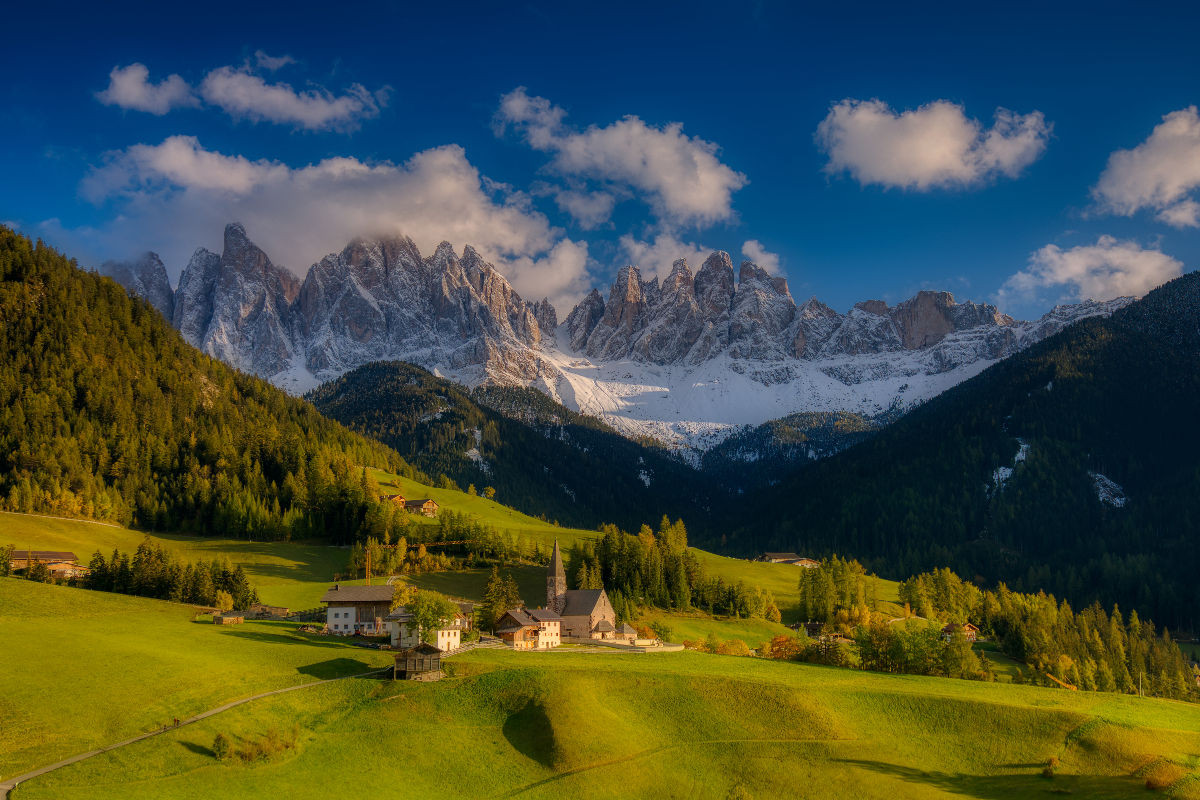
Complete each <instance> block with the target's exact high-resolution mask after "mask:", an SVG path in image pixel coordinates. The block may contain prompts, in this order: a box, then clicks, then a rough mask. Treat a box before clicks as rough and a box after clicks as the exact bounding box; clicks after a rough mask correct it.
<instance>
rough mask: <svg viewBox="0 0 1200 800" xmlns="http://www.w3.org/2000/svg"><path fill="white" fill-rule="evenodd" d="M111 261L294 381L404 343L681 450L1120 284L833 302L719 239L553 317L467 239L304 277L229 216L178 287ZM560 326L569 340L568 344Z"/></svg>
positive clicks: (952, 372)
mask: <svg viewBox="0 0 1200 800" xmlns="http://www.w3.org/2000/svg"><path fill="white" fill-rule="evenodd" d="M104 269H105V270H106V271H107V272H109V273H110V274H112V275H114V277H117V279H118V280H120V281H121V282H122V283H123V284H125V285H126V286H127V287H129V288H130V290H131V291H134V292H137V293H138V294H142V295H143V296H145V297H147V298H149V299H150V300H151V301H152V302H153V303H154V304H155V306H156V307H158V308H159V309H160V310H161V311H163V314H164V315H165V316H168V318H170V319H172V320H173V322H174V324H175V326H176V327H177V328H179V330H180V332H181V333H182V334H183V336H184V337H185V338H186V339H187V340H188V341H190V342H192V343H193V344H195V345H196V346H197V347H200V348H201V349H203V350H204V351H205V352H207V353H210V354H211V355H213V356H216V357H217V358H220V359H222V360H223V361H226V362H227V363H229V364H232V365H233V366H236V367H238V368H240V369H244V370H247V371H249V372H253V373H256V374H258V375H262V376H264V377H267V378H269V379H271V380H272V381H274V382H275V383H277V384H279V385H281V386H283V387H284V388H287V389H289V390H291V391H294V392H302V391H305V390H307V389H309V388H312V387H313V386H315V385H316V384H317V383H319V382H321V381H324V380H328V379H331V378H334V377H336V376H338V375H340V374H342V373H343V372H346V371H348V370H350V369H353V368H354V367H357V366H360V365H362V364H366V363H369V362H373V361H385V360H400V361H409V362H413V363H416V364H419V365H421V366H423V367H426V368H427V369H430V370H433V371H435V372H438V373H440V374H442V375H445V376H448V377H451V378H453V379H455V380H457V381H460V382H462V383H466V384H469V385H480V384H503V385H524V386H535V387H537V388H538V389H540V390H542V391H543V392H545V393H546V394H548V395H550V396H551V397H553V398H554V399H556V400H559V401H560V402H562V403H564V404H565V405H567V406H568V407H570V408H572V409H574V410H578V411H583V412H586V413H591V414H595V415H598V416H602V417H604V418H605V419H606V420H607V421H609V422H610V423H612V424H613V425H614V426H615V427H617V428H618V429H619V430H623V431H625V432H626V433H629V434H636V435H651V436H655V437H657V438H659V439H662V440H664V441H667V442H671V443H681V444H685V445H690V446H692V447H701V448H702V447H706V446H709V445H712V444H714V443H716V442H718V441H720V439H721V438H723V437H724V436H726V435H728V434H729V432H731V431H733V430H735V429H736V428H737V427H738V426H742V425H759V424H761V423H763V422H765V421H767V420H771V419H777V418H780V417H783V416H786V415H788V414H791V413H794V412H836V411H849V412H854V413H859V414H864V415H868V416H870V415H876V414H880V413H885V412H888V413H891V412H893V411H895V410H896V409H897V408H903V407H905V406H906V405H907V404H910V403H913V402H918V401H921V400H924V399H927V398H929V397H932V396H933V395H935V394H937V393H938V392H941V391H943V390H944V389H946V388H948V387H950V386H952V385H954V384H955V383H957V382H959V381H961V380H964V379H966V378H968V377H970V376H971V375H973V374H975V373H976V372H978V371H980V370H982V369H983V368H984V367H985V366H987V365H988V364H990V363H992V362H993V361H995V360H996V359H999V358H1003V357H1005V356H1007V355H1009V354H1011V353H1014V352H1016V351H1017V350H1020V349H1021V348H1023V347H1026V346H1028V345H1029V344H1032V343H1033V342H1035V341H1039V340H1040V339H1043V338H1045V337H1046V336H1049V335H1051V334H1053V333H1057V332H1058V331H1059V330H1061V329H1062V328H1063V327H1065V326H1066V325H1068V324H1070V323H1071V322H1073V321H1075V320H1077V319H1080V318H1082V317H1086V316H1094V315H1097V314H1109V313H1112V311H1113V310H1115V309H1117V308H1120V307H1121V306H1123V305H1125V304H1126V303H1128V302H1129V301H1128V300H1127V299H1122V300H1114V301H1110V302H1108V303H1091V302H1089V303H1082V304H1079V305H1075V306H1060V307H1058V308H1056V309H1054V310H1053V311H1051V312H1050V313H1049V314H1047V315H1046V316H1044V317H1043V318H1042V319H1040V320H1037V321H1035V322H1017V321H1015V320H1013V319H1012V318H1011V317H1008V316H1006V315H1004V314H1001V313H1000V312H999V311H998V310H997V309H996V308H995V307H993V306H990V305H986V304H977V303H971V302H966V303H958V302H956V301H955V299H954V297H953V296H952V295H950V294H948V293H946V292H920V293H918V294H917V295H916V296H915V297H912V298H911V299H909V300H905V301H904V302H902V303H899V304H898V305H896V306H895V307H889V306H888V305H887V304H886V303H884V302H883V301H881V300H868V301H864V302H861V303H858V304H857V305H855V306H854V307H853V308H851V309H850V310H849V311H847V312H846V313H845V314H841V313H838V312H837V311H835V310H833V309H831V308H829V307H828V306H826V305H824V304H823V303H821V302H820V301H818V300H817V299H816V298H811V299H809V300H807V301H805V302H804V303H802V304H800V305H799V306H797V305H796V303H795V301H794V300H793V298H792V296H791V294H790V292H789V291H788V286H787V282H786V281H785V280H784V279H783V278H781V277H778V276H773V275H770V274H769V273H767V272H766V271H765V270H763V269H761V268H760V267H758V266H757V265H755V264H753V263H750V262H744V263H742V264H741V266H740V268H739V270H738V272H737V275H736V278H735V275H734V270H733V263H732V261H731V260H730V258H729V255H728V254H727V253H723V252H716V253H713V254H712V255H710V256H709V257H708V258H707V259H705V261H704V264H703V265H701V267H700V269H699V270H698V271H696V272H695V273H693V272H692V270H691V268H690V266H689V265H688V263H687V262H686V261H684V260H679V261H677V262H675V264H674V265H673V267H672V269H671V272H670V274H669V275H668V276H667V277H666V278H665V279H664V280H663V281H662V282H661V283H660V282H659V281H658V279H654V280H650V281H646V280H644V279H643V278H642V274H641V271H640V270H639V269H638V268H637V267H636V266H632V265H631V266H626V267H623V268H622V269H621V270H620V271H619V272H618V274H617V277H616V280H615V281H614V283H613V285H612V287H611V289H610V291H609V293H608V296H607V298H606V297H605V296H604V295H602V294H601V293H600V292H599V291H596V290H593V291H592V292H591V293H589V294H588V295H587V296H586V297H585V298H584V299H583V300H582V301H580V303H579V304H578V305H577V306H575V308H574V309H572V311H571V312H570V314H568V315H567V318H566V320H565V321H564V322H563V324H562V325H561V326H559V324H558V316H557V313H556V312H555V309H554V307H553V306H552V305H551V304H550V302H549V301H548V300H541V301H540V302H537V303H529V302H526V301H525V300H523V299H522V298H521V297H520V295H518V294H517V293H516V292H515V291H514V290H513V288H512V286H511V285H510V284H509V283H508V281H507V280H506V279H505V278H504V276H503V275H502V274H501V273H500V272H499V271H498V270H497V269H496V268H495V267H493V266H492V265H491V264H489V263H487V262H486V261H485V260H484V259H483V258H482V257H480V255H479V253H477V252H476V251H475V250H474V249H473V248H472V247H470V246H467V247H465V248H464V249H463V251H462V255H461V257H460V256H459V255H458V254H457V253H456V252H455V250H454V248H453V247H452V246H451V245H450V244H449V243H447V242H443V243H442V244H440V245H439V246H438V247H437V248H436V249H435V250H434V252H433V253H432V254H430V255H429V256H427V257H426V256H422V254H421V253H420V252H419V251H418V249H417V247H416V245H415V244H414V243H413V242H412V240H410V239H408V238H406V237H390V238H383V239H356V240H355V241H352V242H350V243H349V244H348V245H347V246H346V247H345V249H343V250H342V251H341V252H340V253H331V254H330V255H328V256H326V257H325V258H323V259H321V260H320V261H319V262H317V263H316V264H314V265H312V267H311V268H310V269H309V271H308V273H307V275H306V276H305V278H304V280H303V282H301V281H299V280H298V279H297V278H296V277H295V276H293V275H292V273H291V272H289V271H287V270H285V269H282V268H280V267H278V266H276V265H274V264H272V263H271V260H270V258H268V256H267V254H266V253H264V252H263V251H262V250H261V249H260V248H258V247H257V246H255V245H254V243H253V242H252V241H251V240H250V239H249V237H248V236H247V234H246V231H245V230H244V229H243V228H242V226H241V225H237V224H231V225H229V226H227V227H226V229H225V241H224V247H223V249H222V252H221V254H220V255H217V254H215V253H211V252H209V251H207V250H205V249H203V248H201V249H199V250H197V251H196V252H195V254H194V255H193V256H192V258H191V260H190V261H189V262H188V264H187V266H186V267H185V268H184V270H183V274H182V276H181V277H180V282H179V288H178V290H177V291H176V292H175V293H174V296H173V297H171V293H170V287H169V285H168V284H167V283H166V272H165V270H164V269H163V266H162V264H161V262H159V261H158V259H157V257H155V256H153V255H152V254H149V255H147V256H146V257H144V258H143V259H140V260H139V261H137V262H132V263H129V264H123V265H121V264H111V263H110V264H107V265H105V267H104ZM560 342H561V344H560Z"/></svg>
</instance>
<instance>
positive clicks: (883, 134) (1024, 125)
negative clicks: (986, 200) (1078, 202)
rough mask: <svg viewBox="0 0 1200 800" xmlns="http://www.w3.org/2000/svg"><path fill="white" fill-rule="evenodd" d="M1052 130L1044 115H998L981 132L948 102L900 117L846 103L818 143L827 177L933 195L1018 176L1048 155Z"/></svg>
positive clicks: (821, 129) (876, 105) (866, 103)
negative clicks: (999, 177)
mask: <svg viewBox="0 0 1200 800" xmlns="http://www.w3.org/2000/svg"><path fill="white" fill-rule="evenodd" d="M1052 127H1053V126H1052V125H1051V124H1050V123H1047V122H1046V119H1045V117H1044V116H1043V115H1042V112H1040V111H1034V112H1031V113H1029V114H1024V115H1022V114H1016V113H1013V112H1012V111H1009V110H1007V109H1004V108H999V109H996V115H995V123H994V124H993V125H992V127H991V128H989V129H987V130H984V128H983V125H982V124H980V122H979V121H978V120H975V119H968V118H967V116H966V114H965V113H964V111H963V108H962V106H960V105H957V104H955V103H951V102H949V101H947V100H936V101H934V102H932V103H928V104H926V105H923V106H921V107H920V108H918V109H916V110H909V111H903V112H900V113H897V112H895V111H893V110H892V109H891V108H889V107H888V105H887V104H886V103H883V102H882V101H880V100H852V99H849V98H848V99H846V100H842V101H841V102H839V103H837V104H835V105H834V106H833V108H832V109H830V111H829V114H828V116H826V117H825V119H824V120H822V122H821V124H820V125H819V126H818V127H817V135H816V138H817V142H818V144H819V145H820V146H821V147H822V148H823V149H824V150H825V152H826V153H827V154H828V155H829V163H828V164H827V165H826V167H825V169H826V171H827V172H829V173H839V172H842V171H847V172H849V173H850V175H851V176H852V177H853V178H854V179H855V180H857V181H858V182H859V183H861V184H864V185H868V184H879V185H881V186H885V187H900V188H905V189H915V190H917V191H928V190H930V189H935V188H963V187H968V186H974V185H978V184H980V183H983V182H984V181H986V180H988V179H990V178H992V177H994V176H996V175H1005V176H1007V177H1010V178H1013V177H1016V176H1017V175H1019V174H1020V173H1021V170H1023V169H1024V168H1025V167H1027V166H1029V165H1030V164H1032V163H1033V162H1034V161H1035V160H1037V158H1038V157H1039V156H1040V155H1041V154H1042V152H1043V151H1044V150H1045V149H1046V141H1047V139H1049V137H1050V132H1051V129H1052Z"/></svg>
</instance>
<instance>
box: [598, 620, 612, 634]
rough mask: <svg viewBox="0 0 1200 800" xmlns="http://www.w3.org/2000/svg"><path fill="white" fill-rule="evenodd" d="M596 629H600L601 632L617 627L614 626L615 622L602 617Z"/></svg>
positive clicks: (607, 631)
mask: <svg viewBox="0 0 1200 800" xmlns="http://www.w3.org/2000/svg"><path fill="white" fill-rule="evenodd" d="M594 630H597V631H600V633H609V632H611V631H615V630H616V628H614V627H613V624H612V623H611V622H609V621H608V620H606V619H602V620H600V621H599V622H597V623H596V627H595V628H594Z"/></svg>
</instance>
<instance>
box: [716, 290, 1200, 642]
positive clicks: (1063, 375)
mask: <svg viewBox="0 0 1200 800" xmlns="http://www.w3.org/2000/svg"><path fill="white" fill-rule="evenodd" d="M1198 396H1200V272H1191V273H1188V274H1185V275H1184V276H1182V277H1180V278H1178V279H1176V280H1174V281H1171V282H1169V283H1167V284H1165V285H1163V286H1161V287H1159V288H1157V289H1155V290H1153V291H1152V292H1150V293H1149V294H1147V295H1146V296H1145V297H1144V298H1142V299H1140V300H1138V301H1136V302H1133V303H1131V304H1129V305H1127V306H1126V307H1125V308H1123V309H1120V310H1118V311H1116V312H1115V313H1113V315H1112V316H1111V317H1109V318H1099V319H1088V320H1083V321H1081V322H1080V323H1078V324H1076V325H1073V326H1071V327H1069V328H1068V329H1066V330H1064V331H1062V332H1060V333H1059V334H1057V335H1055V336H1052V337H1050V338H1048V339H1046V340H1044V341H1042V342H1039V343H1038V344H1036V345H1034V346H1032V347H1030V348H1028V349H1027V350H1025V351H1023V352H1020V353H1017V354H1015V355H1013V356H1012V357H1010V358H1007V359H1004V360H1003V361H1001V362H999V363H997V364H995V365H993V366H992V367H990V368H988V369H987V370H985V371H984V372H983V373H982V374H980V375H978V376H976V377H975V378H972V379H971V380H969V381H965V382H964V383H963V384H962V385H960V386H956V387H954V388H953V389H950V390H949V391H947V392H945V393H943V394H942V395H940V396H938V397H937V398H934V399H933V400H931V401H929V402H928V403H925V404H923V405H922V406H921V407H919V408H917V409H914V410H912V411H910V412H909V413H907V414H905V415H904V416H903V417H901V418H900V419H898V420H896V421H894V422H892V423H891V424H889V425H887V426H886V427H885V428H883V429H882V430H880V431H878V432H877V433H875V434H873V435H872V436H870V437H869V438H867V439H865V440H864V441H861V442H860V443H858V444H855V445H854V446H852V447H849V448H848V449H846V450H844V452H840V453H838V454H837V455H834V456H833V457H831V458H824V459H821V460H819V461H816V462H814V463H813V464H812V465H811V466H808V467H807V468H805V469H803V470H799V471H797V470H794V469H793V470H791V471H787V470H784V469H780V470H777V471H776V477H777V479H778V480H777V481H776V485H774V486H771V487H769V488H765V489H762V490H760V491H757V492H751V493H748V494H747V496H746V497H745V498H744V499H743V501H742V505H743V506H749V507H753V508H754V509H755V514H754V515H753V517H752V518H742V519H738V518H735V517H732V516H730V517H727V518H725V519H722V520H714V523H715V526H714V531H718V530H719V531H721V534H716V533H715V532H714V533H713V534H712V535H713V536H714V537H715V538H714V539H713V541H714V542H718V541H724V539H721V538H719V537H722V536H727V539H728V541H730V542H735V543H736V546H737V548H739V549H740V550H741V552H742V553H743V554H753V553H757V552H760V551H762V550H779V551H796V552H805V553H814V552H815V553H825V552H831V551H836V552H843V553H846V552H848V553H853V554H855V556H856V557H857V558H859V559H861V560H863V562H864V563H865V564H867V565H868V567H873V568H878V569H882V568H883V567H884V566H885V565H886V566H887V567H888V568H890V569H892V570H898V573H899V574H908V573H910V572H919V571H923V570H928V569H932V568H934V566H935V565H943V566H949V567H950V568H951V569H953V570H955V571H956V572H958V573H959V574H961V575H968V576H972V577H974V578H975V580H976V582H977V583H980V584H989V583H993V582H996V581H1004V582H1007V584H1008V585H1009V586H1010V587H1011V588H1013V589H1015V590H1020V591H1033V592H1036V591H1039V590H1045V591H1047V592H1054V593H1055V594H1057V595H1058V596H1059V597H1066V598H1069V599H1070V601H1071V602H1072V603H1073V604H1076V603H1078V604H1084V605H1086V604H1088V603H1090V602H1092V601H1093V600H1099V601H1101V602H1103V603H1105V604H1108V603H1112V602H1114V601H1116V602H1119V603H1120V604H1121V606H1122V608H1125V609H1128V608H1130V607H1136V608H1137V609H1138V610H1139V612H1140V613H1143V614H1151V615H1153V617H1154V619H1156V620H1158V621H1159V622H1162V623H1166V624H1169V625H1171V626H1172V627H1179V626H1183V627H1185V628H1187V629H1194V627H1195V624H1196V621H1197V620H1200V599H1198V598H1197V595H1196V592H1195V575H1196V571H1197V569H1200V556H1198V555H1197V552H1198V551H1197V549H1196V531H1197V529H1198V526H1200V469H1197V463H1198V460H1197V453H1200V429H1198V428H1197V427H1196V425H1195V415H1196V408H1197V402H1196V398H1197V397H1198ZM1076 607H1079V606H1078V605H1077V606H1076Z"/></svg>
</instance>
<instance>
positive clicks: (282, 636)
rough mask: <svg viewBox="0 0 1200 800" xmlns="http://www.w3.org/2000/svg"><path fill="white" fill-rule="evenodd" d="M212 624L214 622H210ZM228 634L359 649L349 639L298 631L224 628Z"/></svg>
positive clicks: (274, 641) (273, 642)
mask: <svg viewBox="0 0 1200 800" xmlns="http://www.w3.org/2000/svg"><path fill="white" fill-rule="evenodd" d="M208 624H210V625H211V624H212V623H208ZM221 632H222V633H223V634H224V635H226V636H235V637H237V638H238V639H249V640H251V641H255V642H262V643H264V644H293V645H296V644H298V645H304V646H306V647H327V648H330V647H331V648H336V649H338V650H346V649H350V648H352V649H354V650H359V649H360V648H359V647H356V646H355V645H353V644H351V643H350V642H349V641H331V640H329V639H325V638H322V637H317V636H312V637H309V636H301V635H300V634H297V633H267V632H266V631H248V630H224V631H221Z"/></svg>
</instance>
